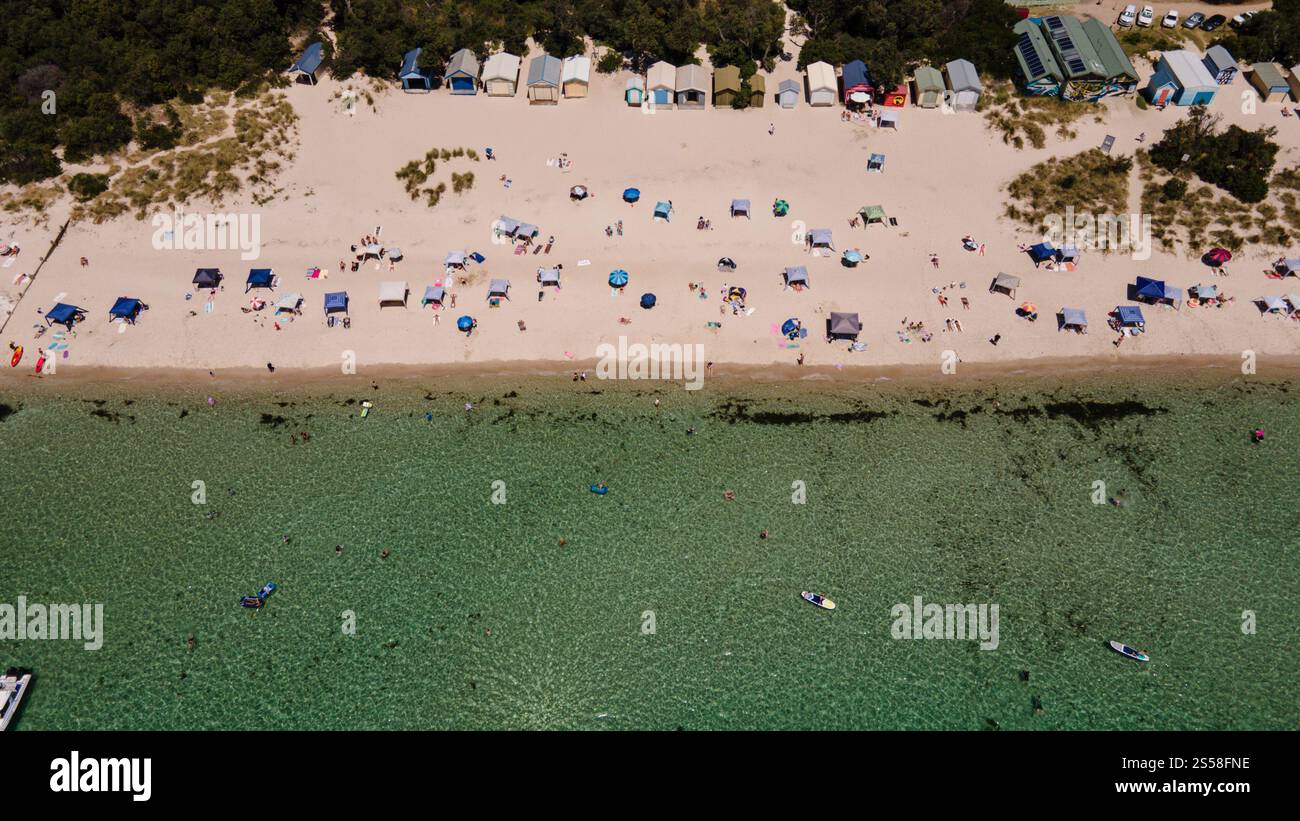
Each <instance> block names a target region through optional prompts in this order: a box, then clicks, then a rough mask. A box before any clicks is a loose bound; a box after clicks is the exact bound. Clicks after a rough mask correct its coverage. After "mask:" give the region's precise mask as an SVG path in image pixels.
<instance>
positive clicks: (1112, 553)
mask: <svg viewBox="0 0 1300 821" xmlns="http://www.w3.org/2000/svg"><path fill="white" fill-rule="evenodd" d="M1290 388H1291V386H1290V385H1289V384H1288V383H1286V382H1269V381H1267V380H1258V381H1253V382H1250V383H1245V382H1218V383H1207V382H1205V381H1204V380H1198V381H1192V380H1190V379H1184V380H1179V379H1168V380H1165V381H1164V382H1161V383H1152V382H1151V381H1150V380H1149V379H1147V378H1137V377H1135V378H1134V379H1132V380H1130V381H1129V382H1127V383H1125V382H1118V383H1116V382H1109V383H1106V384H1101V383H1100V382H1097V383H1095V384H1093V383H1088V382H1086V381H1084V382H1073V383H1059V382H1058V383H1052V382H1048V381H1045V380H1042V379H1038V380H1032V381H1029V380H1025V381H1021V382H1020V383H1019V384H1016V385H1015V386H1013V387H1009V388H1008V387H1002V388H1000V389H999V388H994V387H989V386H984V385H980V384H971V383H965V384H961V385H957V386H956V387H947V386H939V385H937V384H920V383H918V384H912V385H903V384H897V385H885V386H881V385H873V384H862V385H843V384H836V385H831V384H826V383H818V384H812V385H809V384H770V385H753V384H748V383H744V382H739V381H737V382H726V381H718V380H714V381H711V382H710V383H709V384H708V386H707V387H706V389H705V390H704V391H701V392H698V393H688V392H686V391H683V390H681V389H680V387H675V386H671V385H649V386H648V385H647V383H637V384H628V383H620V384H617V385H614V384H610V383H604V382H601V383H595V384H592V383H577V384H574V383H570V382H569V381H568V380H567V379H561V380H559V381H545V380H542V379H538V378H532V379H525V378H516V377H500V378H496V379H493V380H489V379H487V378H469V377H465V378H461V379H459V380H451V381H448V380H436V381H435V380H432V379H430V380H427V382H420V380H413V381H411V382H402V383H399V382H397V381H389V382H384V383H383V384H381V386H380V389H379V390H377V391H375V390H371V388H370V386H369V384H365V385H363V386H362V387H359V388H358V387H352V386H351V384H350V383H349V384H348V385H347V386H346V387H343V386H338V387H335V388H309V387H303V388H301V389H298V390H296V391H294V392H293V393H292V395H291V396H289V395H281V396H271V395H268V394H261V395H259V394H257V393H255V392H253V391H251V389H246V390H245V392H244V393H243V394H242V395H241V394H237V393H231V392H230V391H229V390H226V391H223V392H218V394H217V398H218V402H217V404H216V406H215V407H209V406H208V405H207V403H206V401H205V397H206V395H207V393H209V392H212V390H214V389H209V388H207V387H206V386H199V387H196V388H188V389H187V388H181V387H176V388H165V389H163V388H158V389H154V390H153V391H145V390H144V389H141V388H138V387H135V388H129V389H123V388H115V389H112V390H110V389H107V388H105V389H103V390H99V391H96V389H93V388H87V389H84V390H83V391H82V392H81V394H80V395H65V396H62V397H52V396H42V395H36V394H22V393H15V392H14V391H12V390H9V391H7V392H5V393H3V394H0V402H3V403H4V407H0V416H3V417H4V418H3V421H0V475H4V476H5V477H7V481H6V482H5V489H6V492H5V495H6V497H7V499H6V501H7V507H8V514H7V516H6V520H5V527H4V530H3V533H2V534H0V555H2V556H3V564H4V566H5V567H4V572H3V573H0V602H7V603H14V602H15V601H16V599H17V596H19V595H25V596H26V597H27V599H28V601H30V602H46V603H49V602H102V603H103V604H104V609H105V616H104V619H105V623H106V625H105V639H104V646H103V648H102V649H100V650H98V651H94V652H91V651H86V650H84V649H82V647H81V644H80V643H79V642H72V641H30V640H29V641H4V642H0V663H3V664H19V665H22V666H28V667H32V668H34V669H35V670H36V672H37V675H38V679H37V682H36V685H35V687H34V688H33V690H32V694H31V696H30V698H29V701H28V703H27V704H26V705H25V708H24V712H23V714H22V715H21V716H20V719H19V727H20V728H23V729H99V728H129V729H144V728H173V729H180V728H204V729H215V728H237V729H238V728H547V729H559V728H579V729H601V728H608V729H615V728H617V729H641V728H649V729H660V728H669V729H671V728H676V727H684V728H688V729H704V728H936V729H937V728H945V729H946V728H952V729H985V728H995V727H1000V728H1004V729H1027V728H1058V729H1060V728H1129V727H1141V728H1198V729H1209V728H1233V729H1238V728H1291V729H1293V728H1295V727H1296V704H1297V685H1296V676H1295V657H1296V648H1297V646H1298V644H1297V639H1298V638H1300V636H1298V635H1297V624H1296V620H1295V613H1296V605H1297V600H1298V598H1300V597H1298V595H1297V591H1298V590H1300V587H1297V581H1300V579H1298V578H1297V550H1296V545H1297V540H1296V538H1295V532H1296V524H1297V518H1296V496H1295V487H1296V478H1297V477H1300V453H1298V451H1297V449H1296V448H1295V441H1296V439H1295V435H1296V432H1297V431H1296V419H1297V415H1296V413H1295V400H1294V396H1293V392H1292V391H1291V390H1290ZM126 391H129V392H126ZM655 396H657V397H659V398H660V399H661V400H662V405H661V407H659V408H658V409H656V408H655V407H654V406H653V404H652V402H653V397H655ZM362 399H370V400H372V401H374V402H375V403H376V407H375V409H374V410H373V412H372V413H371V414H370V416H369V418H366V419H362V418H360V417H359V414H358V403H359V401H360V400H362ZM466 401H472V402H474V403H475V408H474V410H473V411H472V412H468V413H467V412H465V411H464V410H463V407H462V406H463V403H464V402H466ZM426 413H432V421H428V420H426ZM1256 424H1259V425H1262V426H1263V427H1265V428H1266V429H1267V430H1268V431H1269V436H1268V438H1267V439H1266V440H1265V443H1264V444H1262V445H1253V444H1251V443H1250V442H1249V440H1248V436H1247V431H1248V430H1249V428H1250V426H1253V425H1256ZM688 428H694V429H695V431H696V432H695V433H694V434H693V435H688V434H687V433H686V430H687V429H688ZM298 431H308V432H310V440H309V441H306V442H303V441H301V440H298V441H297V443H293V442H291V435H292V434H294V433H296V432H298ZM195 480H202V481H203V482H205V483H206V491H207V499H206V504H203V505H196V504H193V503H192V499H191V496H192V494H193V492H194V491H193V490H192V484H191V483H192V482H194V481H195ZM498 480H499V481H502V482H504V483H505V500H506V501H505V503H504V504H493V502H492V494H493V482H495V481H498ZM1095 480H1102V481H1104V482H1106V485H1107V486H1106V495H1116V494H1122V495H1123V497H1124V501H1125V505H1124V506H1123V507H1122V508H1116V507H1114V506H1111V505H1104V504H1103V505H1100V506H1099V505H1094V504H1093V503H1092V500H1091V498H1090V497H1091V494H1092V483H1093V482H1094V481H1095ZM596 482H604V483H606V484H607V485H608V486H609V487H610V492H609V494H608V495H606V496H603V497H600V496H597V495H595V494H593V493H591V492H590V491H589V489H588V488H589V486H590V485H591V484H593V483H596ZM795 482H802V483H804V486H805V487H806V503H805V504H794V503H793V502H792V485H793V483H795ZM729 490H730V491H733V492H734V496H735V498H734V500H728V499H726V498H725V497H724V493H725V492H726V491H729ZM764 529H767V530H768V531H769V537H768V538H766V539H762V538H760V537H759V534H760V531H762V530H764ZM284 535H289V536H290V541H289V542H288V543H287V544H286V543H284V541H283V539H282V537H283V536H284ZM562 540H563V543H562ZM336 545H341V546H342V547H343V553H342V555H341V556H336V555H335V546H336ZM384 550H387V551H389V553H388V555H387V557H386V558H383V557H381V552H382V551H384ZM268 580H274V581H276V583H277V584H278V585H279V586H280V589H279V590H278V591H277V592H276V593H274V594H273V595H272V597H271V600H270V604H269V606H268V607H267V608H266V609H265V610H264V611H262V612H261V613H259V614H258V615H255V616H254V615H252V614H251V612H250V611H248V610H244V609H242V608H240V607H239V606H238V604H237V602H238V599H239V597H240V596H243V595H248V594H252V593H255V592H256V591H257V590H258V588H259V587H261V585H262V584H263V583H264V582H266V581H268ZM801 590H814V591H818V592H822V593H825V594H827V595H829V596H830V597H831V598H833V599H834V600H835V601H836V602H837V603H838V608H837V610H836V611H835V613H834V614H830V613H827V612H824V611H819V610H816V609H815V608H813V607H811V606H809V605H807V604H805V603H804V602H802V601H801V600H800V599H799V597H798V596H799V592H800V591H801ZM917 595H920V596H922V597H924V600H925V601H926V602H936V603H941V604H945V603H952V604H958V603H960V604H965V603H975V604H978V603H996V604H998V606H999V628H1000V629H999V645H998V647H997V649H996V650H991V651H982V650H980V649H978V646H977V643H976V642H972V641H947V640H895V639H893V638H891V636H890V627H891V624H892V621H893V619H892V618H891V616H890V609H891V608H892V607H893V606H894V605H895V604H899V603H910V602H911V601H912V599H913V597H914V596H917ZM1247 610H1250V611H1253V612H1254V613H1255V619H1256V623H1257V630H1256V632H1255V633H1254V634H1253V635H1247V634H1244V633H1243V631H1242V629H1241V626H1242V623H1243V611H1247ZM345 611H351V612H352V613H353V614H355V619H356V621H355V626H356V630H355V633H354V634H348V633H347V632H345V630H344V629H343V628H344V624H345V616H344V613H345ZM647 611H652V612H653V627H654V631H653V633H650V634H647V633H646V632H644V631H643V624H645V623H646V621H647V620H648V618H649V617H648V616H647V615H645V614H646V612H647ZM191 634H192V635H193V637H194V646H193V648H192V649H191V648H190V647H188V646H187V636H188V635H191ZM1111 638H1117V639H1120V640H1123V641H1126V642H1128V643H1130V644H1132V645H1134V646H1137V647H1140V648H1142V649H1144V650H1146V651H1148V652H1149V653H1151V655H1152V657H1153V661H1152V662H1151V663H1150V664H1147V665H1139V664H1137V663H1134V662H1130V661H1128V660H1125V659H1123V658H1121V657H1119V656H1117V655H1115V654H1114V653H1112V652H1110V651H1109V650H1107V649H1106V648H1105V647H1104V646H1103V642H1104V640H1106V639H1111Z"/></svg>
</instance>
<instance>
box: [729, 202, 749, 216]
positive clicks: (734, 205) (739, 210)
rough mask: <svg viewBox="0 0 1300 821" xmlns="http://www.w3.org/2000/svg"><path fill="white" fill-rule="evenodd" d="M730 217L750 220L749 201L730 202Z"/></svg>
mask: <svg viewBox="0 0 1300 821" xmlns="http://www.w3.org/2000/svg"><path fill="white" fill-rule="evenodd" d="M731 216H733V217H745V218H746V219H751V217H750V216H749V200H732V201H731Z"/></svg>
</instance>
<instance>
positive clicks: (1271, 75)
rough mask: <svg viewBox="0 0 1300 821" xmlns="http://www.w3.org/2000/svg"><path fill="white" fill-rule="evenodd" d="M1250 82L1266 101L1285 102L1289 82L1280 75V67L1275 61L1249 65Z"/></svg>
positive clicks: (1289, 87)
mask: <svg viewBox="0 0 1300 821" xmlns="http://www.w3.org/2000/svg"><path fill="white" fill-rule="evenodd" d="M1250 84H1251V85H1252V86H1254V87H1255V90H1256V91H1257V92H1259V97H1260V99H1261V100H1263V101H1264V102H1266V103H1282V102H1286V98H1287V95H1289V94H1290V93H1291V84H1290V83H1288V82H1287V81H1286V78H1285V77H1283V76H1282V67H1281V66H1279V65H1277V64H1276V63H1255V64H1254V65H1252V66H1251V67H1250Z"/></svg>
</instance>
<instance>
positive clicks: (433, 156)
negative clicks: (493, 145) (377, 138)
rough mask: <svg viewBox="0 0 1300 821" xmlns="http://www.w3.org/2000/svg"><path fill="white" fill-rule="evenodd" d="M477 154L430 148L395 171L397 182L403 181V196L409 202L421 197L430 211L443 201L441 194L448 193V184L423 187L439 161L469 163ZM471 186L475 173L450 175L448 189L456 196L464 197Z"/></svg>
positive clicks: (459, 148) (455, 149)
mask: <svg viewBox="0 0 1300 821" xmlns="http://www.w3.org/2000/svg"><path fill="white" fill-rule="evenodd" d="M478 158H479V157H478V152H477V151H475V150H474V149H472V148H462V147H460V146H457V147H456V148H430V149H429V150H428V151H427V152H425V155H424V158H423V159H419V160H411V161H410V162H408V163H407V164H406V165H404V166H402V167H401V168H399V169H397V174H396V176H397V179H399V180H401V181H402V185H403V186H404V187H405V189H406V193H407V195H408V196H410V198H411V199H412V200H418V199H420V198H421V197H423V198H424V202H425V204H426V205H428V206H429V207H430V208H434V207H436V206H437V205H438V203H439V202H441V201H442V195H443V194H445V193H446V191H447V183H445V182H439V183H438V184H437V185H430V186H425V183H427V182H428V181H429V179H430V178H431V177H432V176H433V175H434V173H435V172H436V171H437V170H438V162H439V161H442V162H450V161H452V160H460V159H465V160H469V161H471V162H478ZM473 187H474V172H473V171H466V172H464V173H457V172H454V171H453V172H452V174H451V190H452V191H453V192H455V193H457V194H463V193H464V192H466V191H468V190H470V189H471V188H473Z"/></svg>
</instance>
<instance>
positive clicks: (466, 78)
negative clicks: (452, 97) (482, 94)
mask: <svg viewBox="0 0 1300 821" xmlns="http://www.w3.org/2000/svg"><path fill="white" fill-rule="evenodd" d="M443 78H444V79H445V80H446V82H447V86H448V87H449V88H450V89H451V93H452V94H477V93H478V58H477V57H475V56H474V52H472V51H470V50H469V49H467V48H463V49H461V50H460V51H458V52H456V53H455V54H453V55H451V59H450V60H448V61H447V70H446V72H444V74H443Z"/></svg>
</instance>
